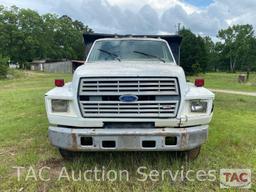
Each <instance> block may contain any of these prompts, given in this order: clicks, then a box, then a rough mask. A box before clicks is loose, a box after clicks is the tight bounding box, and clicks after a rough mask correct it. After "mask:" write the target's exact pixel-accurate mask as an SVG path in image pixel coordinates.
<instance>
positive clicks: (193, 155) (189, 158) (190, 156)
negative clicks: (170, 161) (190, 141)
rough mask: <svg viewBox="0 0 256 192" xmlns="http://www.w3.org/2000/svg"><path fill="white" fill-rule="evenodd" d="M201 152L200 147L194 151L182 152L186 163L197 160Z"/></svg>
mask: <svg viewBox="0 0 256 192" xmlns="http://www.w3.org/2000/svg"><path fill="white" fill-rule="evenodd" d="M200 151H201V146H199V147H196V148H194V149H191V150H188V151H185V152H184V155H185V160H187V161H193V160H195V159H197V157H198V156H199V154H200Z"/></svg>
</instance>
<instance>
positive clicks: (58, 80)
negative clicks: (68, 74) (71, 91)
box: [55, 79, 65, 87]
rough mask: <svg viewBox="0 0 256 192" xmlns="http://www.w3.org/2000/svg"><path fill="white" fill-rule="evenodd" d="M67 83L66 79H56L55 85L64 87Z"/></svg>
mask: <svg viewBox="0 0 256 192" xmlns="http://www.w3.org/2000/svg"><path fill="white" fill-rule="evenodd" d="M64 84H65V82H64V79H55V86H56V87H63V86H64Z"/></svg>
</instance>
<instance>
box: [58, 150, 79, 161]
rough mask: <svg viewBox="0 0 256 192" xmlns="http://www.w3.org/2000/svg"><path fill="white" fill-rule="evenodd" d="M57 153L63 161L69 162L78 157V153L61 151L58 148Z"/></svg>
mask: <svg viewBox="0 0 256 192" xmlns="http://www.w3.org/2000/svg"><path fill="white" fill-rule="evenodd" d="M59 152H60V155H61V156H62V158H63V159H65V160H69V161H70V160H71V161H72V160H74V159H76V158H78V157H79V156H80V153H79V152H75V151H68V150H65V149H61V148H59Z"/></svg>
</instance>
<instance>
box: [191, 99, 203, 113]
mask: <svg viewBox="0 0 256 192" xmlns="http://www.w3.org/2000/svg"><path fill="white" fill-rule="evenodd" d="M190 110H191V112H194V113H206V111H207V102H206V101H200V100H194V101H191V102H190Z"/></svg>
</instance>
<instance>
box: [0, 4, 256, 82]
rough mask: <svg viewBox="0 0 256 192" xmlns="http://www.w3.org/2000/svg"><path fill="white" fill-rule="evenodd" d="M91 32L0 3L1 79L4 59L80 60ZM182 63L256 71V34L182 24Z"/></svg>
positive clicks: (64, 19)
mask: <svg viewBox="0 0 256 192" xmlns="http://www.w3.org/2000/svg"><path fill="white" fill-rule="evenodd" d="M84 32H93V31H92V29H90V28H89V27H88V26H87V25H85V24H83V23H82V22H81V21H78V20H73V19H71V18H70V17H68V16H67V15H64V16H58V15H56V14H44V15H40V14H39V13H38V12H36V11H33V10H31V9H20V8H18V7H16V6H12V7H10V8H6V7H4V6H1V5H0V42H1V43H0V77H1V76H4V75H5V74H6V68H7V65H6V64H7V63H10V62H11V63H19V64H21V65H22V67H23V68H25V67H26V66H28V67H29V62H31V61H32V60H35V59H48V60H61V59H84V45H83V39H82V34H83V33H84ZM179 34H180V35H181V36H182V37H183V41H182V44H181V58H180V61H181V66H182V67H183V68H184V70H185V72H186V73H187V74H195V73H200V72H207V71H230V72H235V71H252V70H256V37H255V35H254V29H253V27H252V26H251V25H234V26H230V27H228V28H227V29H222V30H220V31H219V32H218V34H217V39H218V40H217V41H215V42H214V41H213V40H212V38H210V37H208V36H206V37H205V36H200V35H196V34H194V33H193V32H192V31H191V30H189V29H186V28H182V29H181V30H180V31H179Z"/></svg>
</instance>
